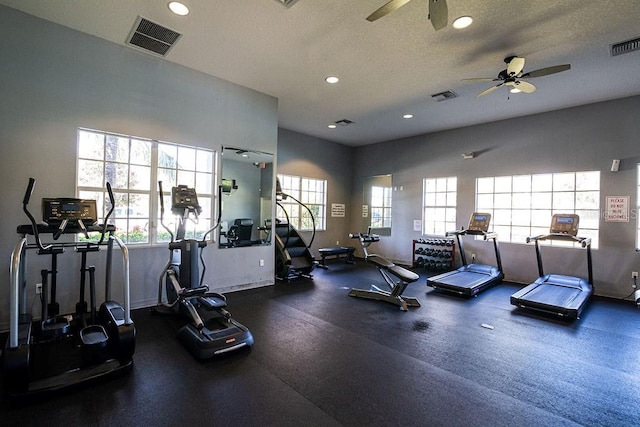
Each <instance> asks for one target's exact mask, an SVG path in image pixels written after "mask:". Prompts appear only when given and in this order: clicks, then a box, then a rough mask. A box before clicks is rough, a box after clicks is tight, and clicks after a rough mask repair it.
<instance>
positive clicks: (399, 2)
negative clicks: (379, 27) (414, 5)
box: [367, 0, 411, 22]
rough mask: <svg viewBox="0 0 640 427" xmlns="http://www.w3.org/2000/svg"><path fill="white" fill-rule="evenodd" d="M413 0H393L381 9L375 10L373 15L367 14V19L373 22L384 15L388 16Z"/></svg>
mask: <svg viewBox="0 0 640 427" xmlns="http://www.w3.org/2000/svg"><path fill="white" fill-rule="evenodd" d="M410 1H411V0H391V1H389V2H388V3H387V4H385V5H384V6H382V7H381V8H380V9H378V10H376V11H375V12H373V13H372V14H371V15H369V16H367V21H369V22H373V21H376V20H378V19H380V18H382V17H383V16H386V15H388V14H390V13H391V12H393V11H394V10H396V9H400V8H401V7H402V6H404V5H405V4H407V3H409V2H410Z"/></svg>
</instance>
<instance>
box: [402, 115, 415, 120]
mask: <svg viewBox="0 0 640 427" xmlns="http://www.w3.org/2000/svg"><path fill="white" fill-rule="evenodd" d="M402 118H403V119H413V114H405V115H404V116H402Z"/></svg>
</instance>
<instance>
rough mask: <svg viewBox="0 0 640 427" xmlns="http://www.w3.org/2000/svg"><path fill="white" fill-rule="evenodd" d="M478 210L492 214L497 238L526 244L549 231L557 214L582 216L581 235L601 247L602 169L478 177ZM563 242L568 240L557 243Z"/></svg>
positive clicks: (594, 245)
mask: <svg viewBox="0 0 640 427" xmlns="http://www.w3.org/2000/svg"><path fill="white" fill-rule="evenodd" d="M476 210H477V211H480V212H488V213H491V215H492V218H491V223H492V225H493V227H492V228H493V230H494V231H495V232H497V233H498V239H499V240H502V241H507V242H513V243H525V242H526V238H527V236H532V235H539V234H546V233H548V232H549V225H550V224H551V217H552V215H553V214H555V213H575V214H578V215H579V216H580V231H579V234H580V236H581V237H591V239H592V246H593V247H594V248H597V247H598V227H599V224H600V172H598V171H588V172H566V173H548V174H537V175H516V176H500V177H488V178H478V179H477V180H476ZM554 244H558V245H562V244H567V243H566V242H558V241H556V242H554Z"/></svg>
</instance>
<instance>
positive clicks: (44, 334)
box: [3, 178, 136, 397]
mask: <svg viewBox="0 0 640 427" xmlns="http://www.w3.org/2000/svg"><path fill="white" fill-rule="evenodd" d="M34 186H35V180H34V179H33V178H30V179H29V184H28V186H27V191H26V193H25V196H24V199H23V202H22V208H23V211H24V213H25V214H26V215H27V217H28V218H29V221H30V223H29V224H26V225H20V226H18V229H17V231H18V234H19V235H20V239H19V241H18V243H17V244H16V246H15V249H14V250H13V253H12V257H11V268H10V271H11V278H10V287H11V289H10V302H9V304H10V311H9V336H8V338H7V343H6V346H5V349H4V352H3V373H4V386H5V391H6V393H7V394H8V395H9V396H13V397H26V396H33V395H38V394H44V393H47V392H56V391H59V390H62V389H65V388H68V387H71V386H78V385H80V384H86V383H89V382H91V381H94V380H97V379H100V378H106V377H111V376H114V375H116V374H118V373H124V372H126V371H128V370H130V369H131V367H132V366H133V353H134V350H135V338H136V330H135V327H134V324H133V321H132V320H131V316H130V306H129V253H128V250H127V247H126V246H125V244H124V243H123V242H122V240H120V238H118V237H117V236H116V235H115V234H114V232H115V230H116V228H115V226H114V225H112V224H108V220H109V218H110V217H111V214H112V212H113V210H114V207H115V205H114V203H113V200H115V199H114V196H113V192H112V190H111V186H110V185H109V183H107V191H108V193H109V199H110V200H111V208H110V210H109V212H108V213H107V215H106V217H105V219H104V224H102V225H97V222H98V216H97V203H96V201H95V200H81V199H74V198H45V199H42V210H43V221H44V222H43V223H37V222H36V220H35V218H34V217H33V215H32V214H31V212H29V209H28V204H29V199H30V198H31V194H32V193H33V189H34ZM89 233H97V234H98V235H99V240H98V241H96V240H92V236H90V235H89ZM43 235H51V239H52V240H51V242H50V243H47V244H45V243H43V240H42V236H43ZM71 235H73V236H76V235H81V236H83V237H84V239H82V238H81V239H74V241H70V239H63V240H64V241H59V238H60V237H61V236H71ZM94 235H96V234H94ZM29 236H33V240H34V242H33V243H30V242H29V241H28V240H29V239H28V237H29ZM114 242H116V243H117V244H118V246H119V247H120V250H121V252H122V259H123V268H124V275H123V296H124V306H123V305H120V304H119V303H117V302H115V301H112V300H111V299H110V298H111V267H112V254H113V243H114ZM104 246H106V248H107V249H106V251H101V250H100V248H102V247H104ZM65 249H72V250H73V251H75V252H77V253H79V254H80V256H81V268H80V298H79V301H78V303H77V304H76V309H75V313H71V314H66V315H63V314H60V307H59V303H58V302H57V300H56V291H57V273H58V268H59V266H58V257H59V256H60V255H62V254H63V253H64V252H65ZM30 251H35V253H36V254H37V255H39V256H43V257H44V256H50V257H51V268H50V269H43V270H41V272H40V275H41V280H42V287H41V293H40V300H41V303H42V312H41V319H40V320H34V319H33V318H32V314H31V312H30V307H28V306H27V277H28V275H27V254H28V253H29V252H30ZM100 252H102V253H105V254H106V260H105V264H106V268H105V270H106V273H105V301H104V302H103V303H102V304H101V305H100V307H99V309H98V308H97V307H96V293H97V292H96V291H97V290H96V280H95V270H96V268H95V266H87V256H88V254H89V253H94V254H96V255H99V254H100ZM87 275H88V277H89V305H88V306H87V301H86V298H85V296H86V295H85V291H86V284H87V281H86V278H87Z"/></svg>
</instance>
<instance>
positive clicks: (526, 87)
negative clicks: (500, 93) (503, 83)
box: [512, 80, 536, 93]
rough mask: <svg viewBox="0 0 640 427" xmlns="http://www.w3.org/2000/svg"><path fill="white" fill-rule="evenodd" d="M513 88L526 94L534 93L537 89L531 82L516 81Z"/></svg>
mask: <svg viewBox="0 0 640 427" xmlns="http://www.w3.org/2000/svg"><path fill="white" fill-rule="evenodd" d="M512 86H513V87H515V88H518V89H520V92H524V93H533V92H535V91H536V87H535V86H534V85H532V84H531V83H529V82H521V81H520V80H516V81H515V82H513V85H512Z"/></svg>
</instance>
